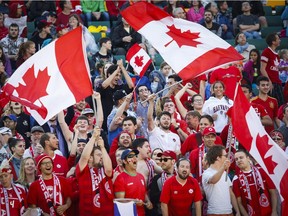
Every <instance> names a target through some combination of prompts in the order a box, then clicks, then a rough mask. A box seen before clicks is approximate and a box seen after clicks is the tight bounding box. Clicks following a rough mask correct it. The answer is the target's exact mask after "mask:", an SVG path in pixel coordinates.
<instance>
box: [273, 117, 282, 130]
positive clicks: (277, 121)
mask: <svg viewBox="0 0 288 216" xmlns="http://www.w3.org/2000/svg"><path fill="white" fill-rule="evenodd" d="M274 120H275V124H276V126H277V127H278V128H279V127H280V124H281V121H280V120H279V119H278V118H277V117H275V118H274Z"/></svg>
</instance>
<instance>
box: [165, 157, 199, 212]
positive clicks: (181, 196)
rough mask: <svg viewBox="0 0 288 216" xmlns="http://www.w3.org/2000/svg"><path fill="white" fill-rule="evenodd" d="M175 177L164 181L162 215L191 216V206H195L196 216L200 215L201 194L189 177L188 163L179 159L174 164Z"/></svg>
mask: <svg viewBox="0 0 288 216" xmlns="http://www.w3.org/2000/svg"><path fill="white" fill-rule="evenodd" d="M176 167H177V175H176V176H172V177H171V178H169V179H167V180H166V181H165V184H164V186H163V189H162V193H161V197H160V202H161V209H162V215H163V216H168V215H185V216H189V215H191V216H192V212H191V208H192V204H193V203H194V205H195V210H196V216H200V215H201V200H202V194H201V190H200V186H199V183H198V182H197V180H196V179H194V178H193V177H191V176H190V163H189V161H188V160H187V159H185V158H181V159H180V160H178V161H177V163H176Z"/></svg>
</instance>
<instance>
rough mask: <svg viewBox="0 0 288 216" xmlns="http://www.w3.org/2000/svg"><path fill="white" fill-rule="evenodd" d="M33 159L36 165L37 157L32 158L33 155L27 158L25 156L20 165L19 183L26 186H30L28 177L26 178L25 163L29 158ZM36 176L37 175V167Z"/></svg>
mask: <svg viewBox="0 0 288 216" xmlns="http://www.w3.org/2000/svg"><path fill="white" fill-rule="evenodd" d="M29 159H31V160H33V162H34V164H35V166H36V162H35V159H34V158H32V157H27V158H24V159H23V160H22V161H21V165H20V171H19V177H18V180H17V183H19V184H21V185H23V186H25V187H26V188H28V187H29V185H28V182H27V178H26V173H25V163H26V161H27V160H29ZM35 176H36V169H35Z"/></svg>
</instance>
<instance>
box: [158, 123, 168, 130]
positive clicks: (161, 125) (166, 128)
mask: <svg viewBox="0 0 288 216" xmlns="http://www.w3.org/2000/svg"><path fill="white" fill-rule="evenodd" d="M160 127H161V128H163V129H164V130H169V129H170V124H169V125H168V126H166V125H164V124H162V123H160Z"/></svg>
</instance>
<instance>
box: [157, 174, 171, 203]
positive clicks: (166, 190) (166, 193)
mask: <svg viewBox="0 0 288 216" xmlns="http://www.w3.org/2000/svg"><path fill="white" fill-rule="evenodd" d="M173 178H174V177H171V178H169V179H168V180H166V182H165V184H164V185H163V188H162V192H161V195H160V202H162V203H166V204H168V203H169V201H170V188H171V184H170V182H171V180H172V179H173Z"/></svg>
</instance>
